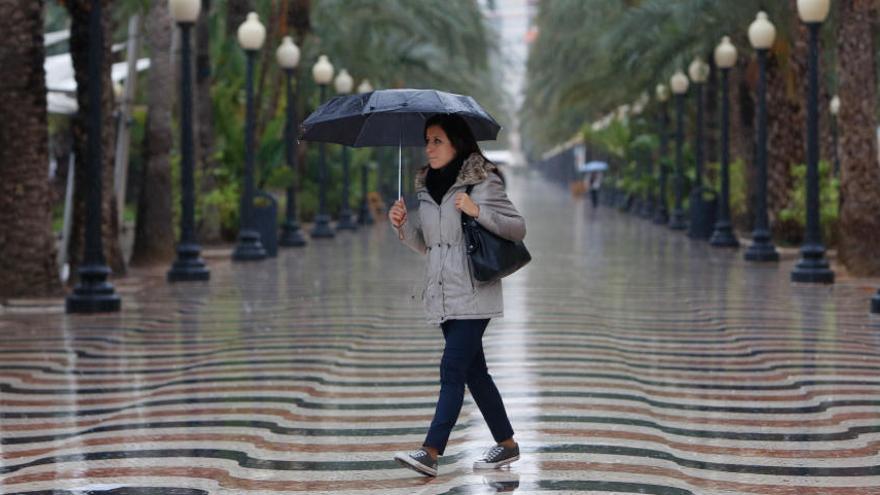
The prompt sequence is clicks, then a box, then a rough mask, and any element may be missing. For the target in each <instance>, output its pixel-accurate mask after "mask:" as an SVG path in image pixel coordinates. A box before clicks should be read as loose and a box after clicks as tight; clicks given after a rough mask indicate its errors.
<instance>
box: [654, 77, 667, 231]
mask: <svg viewBox="0 0 880 495" xmlns="http://www.w3.org/2000/svg"><path fill="white" fill-rule="evenodd" d="M655 92H656V96H657V101H658V102H660V114H659V115H660V116H659V119H658V132H659V133H660V153H659V154H660V156H659V157H658V159H657V164H658V167H659V168H660V184H659V186H660V191H659V197H658V198H657V210H656V212H655V214H654V223H656V224H664V225H665V224H667V223H669V207H668V205H667V201H666V172H667V170H666V163H665V162H666V155H667V154H668V153H669V114H668V112H667V111H666V107H667V104H668V102H669V88H668V87H667V86H666V85H665V84H658V85H657V88H656V90H655Z"/></svg>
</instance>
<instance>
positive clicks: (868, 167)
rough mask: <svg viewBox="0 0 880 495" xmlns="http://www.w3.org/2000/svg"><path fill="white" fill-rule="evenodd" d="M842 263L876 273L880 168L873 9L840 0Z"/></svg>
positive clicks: (879, 258) (851, 0) (854, 270)
mask: <svg viewBox="0 0 880 495" xmlns="http://www.w3.org/2000/svg"><path fill="white" fill-rule="evenodd" d="M835 3H836V4H837V9H838V15H839V21H840V22H839V27H838V29H839V31H838V34H837V54H838V64H839V76H838V77H839V88H838V92H839V95H840V102H841V105H840V115H839V123H840V124H839V125H840V136H841V140H840V146H839V147H838V152H839V153H840V155H839V156H840V177H841V191H840V198H841V205H840V226H839V228H840V246H839V252H840V259H841V260H842V261H843V263H844V264H845V265H846V267H847V269H849V270H850V272H851V273H853V274H857V275H874V276H876V275H880V256H877V249H878V246H880V216H878V214H877V212H878V211H880V166H878V164H877V139H876V135H875V129H876V128H877V116H876V113H875V112H876V108H877V63H876V53H875V46H876V36H875V30H876V26H877V6H876V3H875V2H862V1H859V0H840V1H839V2H835Z"/></svg>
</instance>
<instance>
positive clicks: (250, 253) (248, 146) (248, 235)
mask: <svg viewBox="0 0 880 495" xmlns="http://www.w3.org/2000/svg"><path fill="white" fill-rule="evenodd" d="M245 53H246V55H247V78H246V89H247V110H246V111H247V115H246V116H245V154H244V157H245V158H244V191H243V193H242V201H241V218H240V219H239V224H240V227H239V233H238V245H237V246H236V247H235V252H233V253H232V259H233V260H235V261H256V260H262V259H265V258H266V250H265V249H264V248H263V243H262V242H260V233H259V232H258V231H257V230H256V229H255V228H254V224H253V213H252V211H253V206H254V63H255V59H256V56H257V52H256V50H245Z"/></svg>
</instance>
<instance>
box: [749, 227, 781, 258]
mask: <svg viewBox="0 0 880 495" xmlns="http://www.w3.org/2000/svg"><path fill="white" fill-rule="evenodd" d="M743 257H744V258H745V259H746V261H779V252H777V251H776V246H774V245H773V243H772V242H771V241H770V232H767V231H766V230H756V231H755V232H754V233H753V234H752V245H751V246H749V247H748V249H746V252H745V254H744V255H743Z"/></svg>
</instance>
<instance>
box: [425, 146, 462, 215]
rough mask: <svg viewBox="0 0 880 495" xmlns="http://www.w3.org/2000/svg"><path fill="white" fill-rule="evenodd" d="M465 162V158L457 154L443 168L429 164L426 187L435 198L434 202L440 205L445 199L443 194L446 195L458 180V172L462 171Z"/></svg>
mask: <svg viewBox="0 0 880 495" xmlns="http://www.w3.org/2000/svg"><path fill="white" fill-rule="evenodd" d="M463 164H464V160H463V159H462V158H460V157H457V156H456V157H455V158H453V159H452V161H451V162H449V163H447V164H446V165H445V166H443V167H442V168H437V169H434V168H431V166H430V165H429V166H428V173H427V174H426V175H425V187H426V188H427V189H428V194H430V195H431V197H432V198H434V202H436V203H437V204H438V205H439V204H440V202H441V201H443V196H445V195H446V192H447V191H449V188H450V187H452V185H453V184H455V181H456V180H458V173H459V172H461V166H462V165H463Z"/></svg>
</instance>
